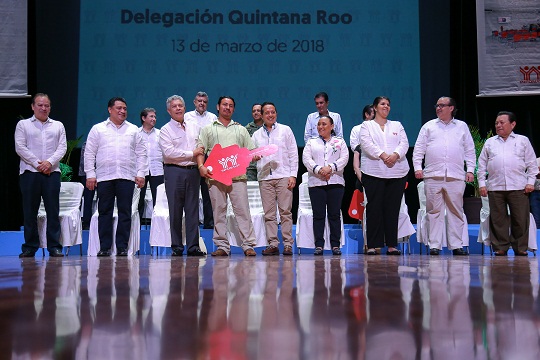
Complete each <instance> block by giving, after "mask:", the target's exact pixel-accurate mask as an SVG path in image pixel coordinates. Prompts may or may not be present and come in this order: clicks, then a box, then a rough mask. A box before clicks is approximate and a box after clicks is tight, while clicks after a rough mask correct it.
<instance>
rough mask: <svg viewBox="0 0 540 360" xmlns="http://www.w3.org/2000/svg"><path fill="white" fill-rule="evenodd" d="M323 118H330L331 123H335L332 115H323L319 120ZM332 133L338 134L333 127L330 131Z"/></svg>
mask: <svg viewBox="0 0 540 360" xmlns="http://www.w3.org/2000/svg"><path fill="white" fill-rule="evenodd" d="M322 118H327V119H330V123H331V124H332V125H334V119H332V117H331V116H330V115H322V116H321V117H319V120H321V119H322ZM330 135H334V136H336V132H335V131H334V129H332V131H331V132H330Z"/></svg>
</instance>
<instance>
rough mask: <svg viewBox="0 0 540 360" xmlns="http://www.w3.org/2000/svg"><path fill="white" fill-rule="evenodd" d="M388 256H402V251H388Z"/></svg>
mask: <svg viewBox="0 0 540 360" xmlns="http://www.w3.org/2000/svg"><path fill="white" fill-rule="evenodd" d="M386 255H401V250H398V249H394V250H386Z"/></svg>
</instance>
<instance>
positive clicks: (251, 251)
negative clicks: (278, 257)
mask: <svg viewBox="0 0 540 360" xmlns="http://www.w3.org/2000/svg"><path fill="white" fill-rule="evenodd" d="M276 249H277V248H276ZM278 254H279V250H278ZM244 255H246V256H255V255H257V253H256V252H255V250H253V249H251V248H250V249H247V250H246V251H244Z"/></svg>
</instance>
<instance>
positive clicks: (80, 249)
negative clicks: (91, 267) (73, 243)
mask: <svg viewBox="0 0 540 360" xmlns="http://www.w3.org/2000/svg"><path fill="white" fill-rule="evenodd" d="M79 251H80V252H81V255H80V256H81V257H82V244H79Z"/></svg>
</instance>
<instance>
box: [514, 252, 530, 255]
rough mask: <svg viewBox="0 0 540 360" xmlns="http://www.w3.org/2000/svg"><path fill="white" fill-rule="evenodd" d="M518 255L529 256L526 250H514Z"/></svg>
mask: <svg viewBox="0 0 540 360" xmlns="http://www.w3.org/2000/svg"><path fill="white" fill-rule="evenodd" d="M514 253H515V255H516V256H529V254H528V253H527V252H526V251H514Z"/></svg>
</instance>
